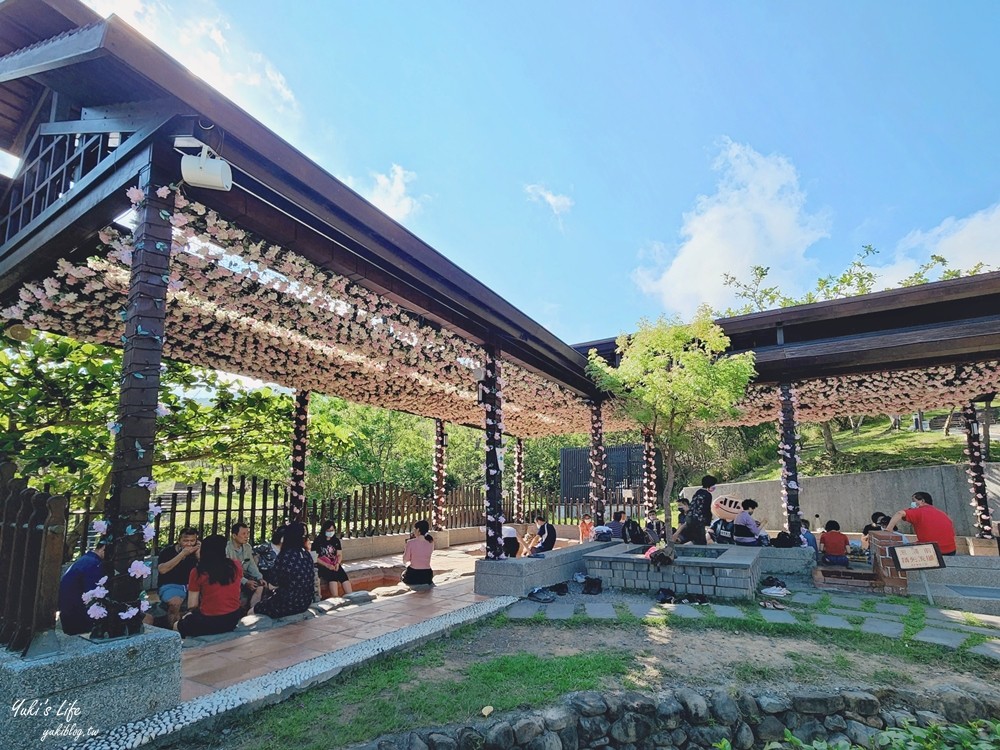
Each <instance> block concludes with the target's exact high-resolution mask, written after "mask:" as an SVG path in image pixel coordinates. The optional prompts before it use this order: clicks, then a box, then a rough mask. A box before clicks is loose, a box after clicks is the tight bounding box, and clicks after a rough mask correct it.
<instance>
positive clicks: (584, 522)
mask: <svg viewBox="0 0 1000 750" xmlns="http://www.w3.org/2000/svg"><path fill="white" fill-rule="evenodd" d="M592 541H594V521H593V519H591V517H590V514H589V513H584V514H583V518H581V519H580V544H583V543H584V542H592Z"/></svg>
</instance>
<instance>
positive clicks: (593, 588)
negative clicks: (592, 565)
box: [583, 576, 604, 595]
mask: <svg viewBox="0 0 1000 750" xmlns="http://www.w3.org/2000/svg"><path fill="white" fill-rule="evenodd" d="M603 590H604V584H603V583H602V582H601V579H600V578H593V577H591V576H587V579H586V580H585V581H584V582H583V593H585V594H595V595H596V594H600V593H601V592H602V591H603Z"/></svg>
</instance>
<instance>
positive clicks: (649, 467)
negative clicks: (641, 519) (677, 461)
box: [642, 430, 658, 513]
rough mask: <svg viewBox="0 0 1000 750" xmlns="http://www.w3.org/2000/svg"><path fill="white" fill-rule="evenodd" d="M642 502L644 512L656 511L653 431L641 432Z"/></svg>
mask: <svg viewBox="0 0 1000 750" xmlns="http://www.w3.org/2000/svg"><path fill="white" fill-rule="evenodd" d="M642 502H643V505H645V506H646V512H647V513H649V512H650V511H656V510H657V507H656V506H657V505H658V503H657V499H656V449H655V448H653V431H652V430H643V431H642Z"/></svg>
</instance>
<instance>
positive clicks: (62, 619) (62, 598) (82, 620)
mask: <svg viewBox="0 0 1000 750" xmlns="http://www.w3.org/2000/svg"><path fill="white" fill-rule="evenodd" d="M104 552H105V542H104V538H103V537H102V538H101V539H99V540H98V542H97V545H96V546H95V547H94V549H92V550H87V551H86V552H84V553H83V554H82V555H81V556H80V557H79V558H78V559H77V561H76V562H74V563H73V564H72V565H70V566H69V570H67V571H66V573H65V574H64V575H63V577H62V578H61V579H60V581H59V624H60V625H61V626H62V629H63V632H64V633H65V634H66V635H80V634H81V633H89V632H90V631H91V630H92V629H93V627H94V623H95V622H96V620H92V619H91V618H90V615H88V614H87V609H88V605H87V604H86V603H85V602H84V601H83V595H84V594H85V593H86V592H88V591H93V590H94V589H95V588H97V582H98V581H99V580H101V578H103V577H104V576H105V572H104Z"/></svg>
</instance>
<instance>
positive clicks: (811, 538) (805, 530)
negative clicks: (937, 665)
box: [801, 518, 819, 554]
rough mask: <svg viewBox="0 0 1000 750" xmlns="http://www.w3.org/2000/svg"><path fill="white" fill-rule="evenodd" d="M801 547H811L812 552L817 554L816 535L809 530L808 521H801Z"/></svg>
mask: <svg viewBox="0 0 1000 750" xmlns="http://www.w3.org/2000/svg"><path fill="white" fill-rule="evenodd" d="M801 536H802V546H803V547H812V551H813V552H815V553H817V554H818V553H819V543H818V542H817V541H816V535H815V534H813V533H812V532H811V531H810V530H809V519H807V518H803V519H802V534H801Z"/></svg>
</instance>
